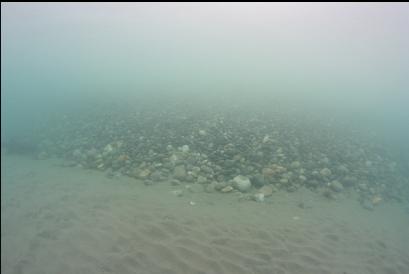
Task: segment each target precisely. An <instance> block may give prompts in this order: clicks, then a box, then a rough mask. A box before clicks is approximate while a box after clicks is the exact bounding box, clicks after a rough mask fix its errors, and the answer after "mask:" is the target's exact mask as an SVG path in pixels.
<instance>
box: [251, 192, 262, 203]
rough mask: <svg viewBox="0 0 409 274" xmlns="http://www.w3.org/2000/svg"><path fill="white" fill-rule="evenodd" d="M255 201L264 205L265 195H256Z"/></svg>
mask: <svg viewBox="0 0 409 274" xmlns="http://www.w3.org/2000/svg"><path fill="white" fill-rule="evenodd" d="M253 199H254V201H256V202H258V203H262V202H264V194H263V193H256V194H254V196H253Z"/></svg>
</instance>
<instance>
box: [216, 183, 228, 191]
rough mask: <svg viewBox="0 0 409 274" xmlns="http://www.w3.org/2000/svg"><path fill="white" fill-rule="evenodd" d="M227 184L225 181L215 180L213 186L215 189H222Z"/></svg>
mask: <svg viewBox="0 0 409 274" xmlns="http://www.w3.org/2000/svg"><path fill="white" fill-rule="evenodd" d="M226 186H227V183H226V182H219V183H218V182H216V184H215V186H214V188H215V189H216V190H222V189H223V188H225V187H226Z"/></svg>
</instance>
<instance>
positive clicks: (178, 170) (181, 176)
mask: <svg viewBox="0 0 409 274" xmlns="http://www.w3.org/2000/svg"><path fill="white" fill-rule="evenodd" d="M173 177H174V178H175V179H178V180H181V181H183V180H185V179H186V169H185V166H183V165H181V166H177V167H175V169H174V171H173Z"/></svg>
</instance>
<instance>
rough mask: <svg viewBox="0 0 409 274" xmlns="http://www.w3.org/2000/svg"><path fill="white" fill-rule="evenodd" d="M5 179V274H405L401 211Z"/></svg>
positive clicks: (57, 170) (91, 177)
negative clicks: (177, 194) (178, 194)
mask: <svg viewBox="0 0 409 274" xmlns="http://www.w3.org/2000/svg"><path fill="white" fill-rule="evenodd" d="M1 170H2V175H1V183H2V184H1V188H2V189H1V190H2V192H1V198H2V199H1V271H2V273H6V274H18V273H39V274H46V273H177V274H181V273H189V274H193V273H237V274H239V273H247V274H248V273H303V274H304V273H311V274H320V273H323V274H324V273H339V274H345V273H349V274H365V273H371V274H372V273H386V274H394V273H405V274H407V273H409V216H408V214H407V213H405V212H404V211H403V210H401V207H400V205H398V204H381V205H380V206H378V207H377V208H376V209H375V211H372V212H371V211H368V210H365V209H363V208H362V207H360V206H359V204H358V203H357V202H356V199H355V198H354V197H348V196H347V195H346V196H344V197H341V198H340V199H339V200H338V201H328V200H326V199H325V198H322V197H321V196H318V195H317V194H314V193H311V192H309V191H307V190H305V191H299V192H296V193H290V194H289V193H286V192H277V193H274V194H273V196H272V197H271V198H268V199H267V200H266V202H265V203H256V202H252V201H242V202H239V201H238V198H237V195H236V194H231V193H230V194H221V193H213V194H208V193H204V192H199V193H190V192H188V191H186V192H185V194H184V195H183V196H182V197H177V196H176V195H174V194H173V193H172V191H173V190H178V189H181V187H179V186H171V185H170V184H168V183H162V184H156V185H153V186H145V185H143V184H142V183H141V182H138V181H136V180H134V179H131V178H126V177H119V178H113V179H109V178H107V177H105V175H104V173H102V172H99V171H93V170H84V169H80V168H67V167H62V166H61V165H60V161H59V160H56V159H51V160H43V161H39V160H33V159H30V158H27V157H23V156H7V155H6V156H2V167H1ZM191 202H193V203H191ZM300 202H303V203H304V208H300V207H299V206H297V204H298V203H300ZM192 204H193V205H192Z"/></svg>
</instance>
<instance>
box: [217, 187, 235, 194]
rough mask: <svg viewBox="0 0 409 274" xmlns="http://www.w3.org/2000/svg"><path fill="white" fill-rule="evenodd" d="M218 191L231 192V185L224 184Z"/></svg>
mask: <svg viewBox="0 0 409 274" xmlns="http://www.w3.org/2000/svg"><path fill="white" fill-rule="evenodd" d="M220 191H221V192H223V193H228V192H232V191H233V187H232V186H226V187H224V188H222V189H221V190H220Z"/></svg>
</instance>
